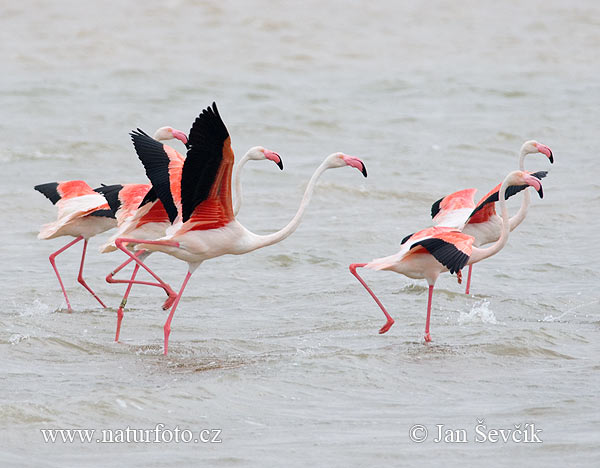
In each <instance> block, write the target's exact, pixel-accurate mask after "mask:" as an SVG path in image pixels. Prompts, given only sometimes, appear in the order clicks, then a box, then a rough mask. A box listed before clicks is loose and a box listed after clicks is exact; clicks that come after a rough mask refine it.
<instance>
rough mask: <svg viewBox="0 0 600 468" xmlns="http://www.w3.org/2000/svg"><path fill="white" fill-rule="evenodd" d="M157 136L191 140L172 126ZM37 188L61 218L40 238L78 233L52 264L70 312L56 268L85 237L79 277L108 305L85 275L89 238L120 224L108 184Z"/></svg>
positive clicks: (74, 183) (73, 182)
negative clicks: (106, 189)
mask: <svg viewBox="0 0 600 468" xmlns="http://www.w3.org/2000/svg"><path fill="white" fill-rule="evenodd" d="M154 137H155V138H156V139H159V140H170V139H173V138H177V139H180V140H181V141H183V142H184V143H187V136H186V135H185V134H184V133H183V132H181V131H179V130H176V129H173V128H171V127H161V128H159V129H158V130H157V131H156V132H155V134H154ZM34 189H35V190H37V191H38V192H40V193H42V194H43V195H45V196H46V197H47V198H48V199H49V200H50V201H51V202H52V204H54V205H56V206H57V208H58V218H57V220H56V221H54V222H53V223H49V224H46V225H44V226H43V227H42V230H41V231H40V233H39V235H38V238H39V239H54V238H55V237H61V236H73V237H75V239H74V240H73V241H71V242H69V243H68V244H67V245H65V246H64V247H63V248H61V249H59V250H57V251H56V252H54V253H52V254H51V255H50V264H51V265H52V268H53V269H54V272H55V273H56V276H57V278H58V282H59V284H60V287H61V289H62V292H63V295H64V297H65V301H66V302H67V310H68V311H69V312H72V311H73V309H72V308H71V303H70V302H69V298H68V296H67V292H66V290H65V287H64V285H63V282H62V279H61V277H60V274H59V272H58V269H57V268H56V260H55V259H56V256H57V255H59V254H61V253H62V252H64V251H65V250H67V249H68V248H69V247H71V246H73V245H75V244H76V243H77V242H79V241H81V240H83V241H84V242H83V252H82V254H81V263H80V265H79V275H78V277H77V281H78V282H79V283H80V284H81V285H82V286H83V287H84V288H85V289H87V290H88V291H89V292H90V294H91V295H92V296H94V298H95V299H96V300H97V301H98V302H99V303H100V305H102V307H104V308H106V305H105V304H104V302H102V300H101V299H100V298H99V297H98V296H97V295H96V293H94V291H93V290H92V289H91V288H90V287H89V286H88V284H87V283H86V281H85V280H84V279H83V264H84V261H85V253H86V250H87V245H88V241H89V239H90V238H91V237H93V236H95V235H97V234H100V233H102V232H105V231H108V230H109V229H112V228H114V227H115V226H116V225H117V221H116V219H115V215H114V213H113V212H112V210H111V209H110V206H109V205H108V202H107V200H106V198H105V197H104V196H103V193H102V191H103V190H104V187H98V188H97V189H92V188H91V187H90V186H89V185H88V184H87V183H86V182H84V181H83V180H71V181H65V182H50V183H47V184H40V185H36V186H35V187H34Z"/></svg>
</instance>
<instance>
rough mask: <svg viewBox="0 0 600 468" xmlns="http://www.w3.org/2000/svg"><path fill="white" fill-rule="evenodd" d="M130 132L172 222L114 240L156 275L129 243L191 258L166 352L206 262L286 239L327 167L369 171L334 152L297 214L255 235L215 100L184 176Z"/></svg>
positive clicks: (197, 131)
mask: <svg viewBox="0 0 600 468" xmlns="http://www.w3.org/2000/svg"><path fill="white" fill-rule="evenodd" d="M131 136H132V140H133V143H134V146H135V149H136V151H137V153H138V156H139V157H140V159H141V161H142V163H143V164H144V167H145V169H146V174H147V175H148V178H149V179H150V181H151V182H152V185H153V187H154V189H155V190H156V193H157V195H158V197H159V199H160V200H161V201H162V203H163V205H164V207H165V209H166V211H167V213H168V214H169V218H170V219H171V220H172V221H173V225H172V226H171V227H170V228H169V229H168V230H167V235H166V236H165V237H164V238H163V239H160V240H156V241H148V240H144V239H133V238H119V239H117V240H116V242H115V244H116V246H117V247H118V248H120V249H121V250H122V251H123V252H125V253H126V254H127V255H128V256H130V257H131V258H132V259H133V260H134V261H135V262H136V263H138V264H139V265H140V266H141V267H142V268H144V269H146V270H147V271H148V272H149V273H151V274H152V275H155V274H154V273H153V272H151V270H150V269H149V268H147V267H146V265H145V264H144V263H143V262H142V261H141V260H140V259H139V258H137V257H136V256H135V254H134V253H132V252H130V251H129V250H128V249H127V248H126V247H125V244H127V243H137V244H139V245H138V246H137V249H145V250H149V251H161V252H164V253H167V254H169V255H171V256H174V257H176V258H178V259H180V260H183V261H185V262H187V263H188V272H187V274H186V276H185V279H184V280H183V283H182V285H181V289H180V290H179V293H178V295H177V298H176V299H175V302H174V303H173V306H172V307H171V311H170V313H169V317H168V318H167V320H166V322H165V325H164V327H163V328H164V353H165V354H167V353H168V345H169V335H170V332H171V321H172V320H173V315H174V313H175V310H176V309H177V306H178V304H179V301H180V299H181V296H182V294H183V291H184V290H185V287H186V285H187V283H188V281H189V279H190V277H191V276H192V274H193V272H194V271H195V270H196V268H198V266H199V265H200V264H201V263H202V262H204V261H205V260H208V259H211V258H215V257H219V256H221V255H227V254H231V255H241V254H245V253H248V252H252V251H254V250H256V249H259V248H262V247H267V246H269V245H273V244H275V243H277V242H281V241H282V240H284V239H285V238H287V237H288V236H289V235H290V234H292V233H293V232H294V231H295V230H296V228H297V227H298V225H299V224H300V222H301V219H302V216H303V215H304V212H305V211H306V208H307V206H308V204H309V202H310V198H311V195H312V193H313V191H314V188H315V185H316V182H317V180H318V179H319V177H320V176H321V175H322V174H323V172H325V171H326V170H327V169H331V168H338V167H345V166H350V167H355V168H357V169H359V170H360V171H361V172H362V173H363V175H364V176H365V177H366V175H367V172H366V168H365V165H364V164H363V162H362V161H361V160H360V159H358V158H355V157H352V156H348V155H346V154H343V153H334V154H331V155H330V156H328V157H327V158H325V160H324V161H323V163H322V164H321V165H320V166H319V167H318V168H317V170H316V171H315V173H314V174H313V176H312V177H311V179H310V181H309V183H308V187H307V188H306V191H305V193H304V197H303V199H302V202H301V203H300V207H299V209H298V211H297V213H296V215H295V216H294V218H293V219H292V220H291V221H290V222H289V223H288V224H287V225H286V226H285V227H284V228H283V229H281V230H279V231H277V232H275V233H273V234H269V235H257V234H255V233H253V232H251V231H249V230H248V229H246V228H245V227H244V226H243V225H242V224H240V223H239V222H238V221H237V220H236V219H235V215H234V211H233V206H232V201H231V173H232V169H233V163H234V154H233V150H232V148H231V139H230V136H229V132H228V131H227V128H226V127H225V124H224V123H223V121H222V120H221V117H220V115H219V112H218V110H217V106H216V104H215V103H213V105H212V107H208V108H207V109H205V110H204V111H203V112H202V113H201V114H200V115H199V116H198V118H197V119H196V121H195V122H194V124H193V126H192V129H191V130H190V133H189V149H188V152H187V157H186V159H185V162H184V164H183V167H182V170H181V177H180V179H177V177H174V176H173V171H171V161H172V158H171V157H170V155H169V154H168V151H167V150H165V147H164V146H163V145H161V144H160V143H158V142H156V141H154V140H152V139H151V138H149V137H148V136H147V135H145V134H144V133H143V132H140V131H135V132H132V134H131ZM155 278H158V277H157V276H155Z"/></svg>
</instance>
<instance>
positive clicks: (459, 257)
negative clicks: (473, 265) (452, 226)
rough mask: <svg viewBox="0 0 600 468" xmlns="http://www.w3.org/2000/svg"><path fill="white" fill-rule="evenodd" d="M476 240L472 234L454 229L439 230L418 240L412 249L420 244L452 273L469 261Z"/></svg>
mask: <svg viewBox="0 0 600 468" xmlns="http://www.w3.org/2000/svg"><path fill="white" fill-rule="evenodd" d="M474 240H475V239H474V238H473V237H472V236H469V235H467V234H463V233H462V232H460V231H456V230H452V231H445V232H438V233H435V234H433V235H432V236H430V237H427V238H425V239H422V240H417V241H416V242H414V243H413V244H412V245H411V246H410V249H411V250H412V249H414V248H416V247H419V246H420V247H423V248H425V249H427V251H428V252H429V253H430V254H431V255H433V256H434V257H435V259H436V260H437V261H438V262H440V263H441V264H442V265H444V266H445V267H446V268H448V271H450V273H456V272H458V271H460V270H462V269H463V267H464V266H465V265H466V264H467V262H468V261H469V257H470V256H471V252H472V247H473V241H474Z"/></svg>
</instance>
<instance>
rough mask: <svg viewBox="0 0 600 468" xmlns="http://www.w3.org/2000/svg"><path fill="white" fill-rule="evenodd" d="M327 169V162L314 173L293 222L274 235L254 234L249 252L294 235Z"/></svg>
mask: <svg viewBox="0 0 600 468" xmlns="http://www.w3.org/2000/svg"><path fill="white" fill-rule="evenodd" d="M327 169H330V166H328V165H327V163H326V161H324V162H323V163H321V165H320V166H319V167H318V168H317V170H316V171H315V172H314V174H313V175H312V177H311V178H310V180H309V181H308V185H307V187H306V190H305V191H304V196H303V197H302V201H301V202H300V207H299V208H298V211H297V212H296V215H295V216H294V217H293V218H292V220H291V221H290V222H289V223H288V224H287V225H286V226H285V227H284V228H283V229H280V230H279V231H277V232H274V233H273V234H268V235H266V236H261V235H258V234H254V233H252V241H251V242H250V245H249V246H248V247H249V249H248V252H250V251H252V250H256V249H260V248H262V247H267V246H269V245H273V244H277V243H278V242H281V241H282V240H284V239H285V238H287V237H288V236H289V235H290V234H292V233H293V232H294V231H295V230H296V228H297V227H298V226H299V225H300V222H301V221H302V217H303V216H304V212H305V211H306V208H307V207H308V204H309V203H310V199H311V197H312V194H313V192H314V190H315V185H316V183H317V181H318V180H319V177H321V174H323V172H325V171H326V170H327Z"/></svg>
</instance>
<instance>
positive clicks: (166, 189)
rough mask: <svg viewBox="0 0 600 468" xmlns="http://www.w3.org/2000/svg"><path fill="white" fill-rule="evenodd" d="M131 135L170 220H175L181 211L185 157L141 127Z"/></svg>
mask: <svg viewBox="0 0 600 468" xmlns="http://www.w3.org/2000/svg"><path fill="white" fill-rule="evenodd" d="M130 135H131V140H132V141H133V146H134V148H135V151H136V153H137V154H138V157H139V158H140V161H142V164H143V165H144V168H145V169H146V175H147V176H148V179H150V182H152V187H154V190H155V192H156V196H157V197H158V198H159V199H160V200H161V201H162V203H163V205H164V207H165V209H166V210H167V214H168V215H169V220H170V221H171V222H173V221H175V219H176V218H177V216H178V215H179V214H180V212H181V170H182V168H183V161H184V159H185V158H184V157H183V156H182V155H181V154H179V153H178V152H177V151H175V150H174V149H173V148H171V147H170V146H168V145H163V144H162V143H160V142H159V141H157V140H155V139H154V138H152V137H151V136H149V135H148V134H146V133H145V132H144V131H143V130H140V129H139V128H138V129H137V130H134V131H132V132H131V133H130Z"/></svg>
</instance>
